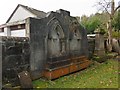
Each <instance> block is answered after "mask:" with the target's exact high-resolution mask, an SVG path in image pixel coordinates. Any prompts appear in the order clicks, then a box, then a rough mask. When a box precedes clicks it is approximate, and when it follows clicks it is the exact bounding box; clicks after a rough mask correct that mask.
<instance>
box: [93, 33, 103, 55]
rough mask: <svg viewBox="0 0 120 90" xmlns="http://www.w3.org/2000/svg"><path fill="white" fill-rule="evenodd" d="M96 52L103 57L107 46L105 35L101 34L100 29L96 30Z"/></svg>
mask: <svg viewBox="0 0 120 90" xmlns="http://www.w3.org/2000/svg"><path fill="white" fill-rule="evenodd" d="M94 54H95V55H97V56H99V57H103V56H104V55H105V48H104V35H103V34H100V32H99V31H97V32H96V36H95V51H94Z"/></svg>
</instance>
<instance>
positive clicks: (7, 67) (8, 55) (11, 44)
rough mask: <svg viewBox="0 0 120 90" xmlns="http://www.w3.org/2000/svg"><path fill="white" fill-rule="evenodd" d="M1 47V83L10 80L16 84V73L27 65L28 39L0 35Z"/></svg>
mask: <svg viewBox="0 0 120 90" xmlns="http://www.w3.org/2000/svg"><path fill="white" fill-rule="evenodd" d="M0 38H1V40H0V45H1V47H2V49H1V50H0V51H2V53H0V54H1V57H2V59H1V62H2V65H1V66H2V68H0V69H2V74H0V75H2V81H3V84H5V83H8V82H11V83H15V84H18V83H19V80H18V78H17V74H18V73H19V72H21V71H22V70H26V69H28V67H29V60H30V59H29V57H30V51H29V50H30V48H29V39H28V38H22V37H21V38H18V37H0Z"/></svg>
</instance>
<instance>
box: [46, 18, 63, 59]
mask: <svg viewBox="0 0 120 90" xmlns="http://www.w3.org/2000/svg"><path fill="white" fill-rule="evenodd" d="M51 23H52V24H51V28H50V30H49V33H48V40H47V43H48V44H47V51H48V53H47V54H48V57H59V56H61V53H62V52H63V51H65V43H64V42H62V40H63V39H64V31H63V28H62V26H61V25H60V23H59V21H58V20H54V21H53V22H51Z"/></svg>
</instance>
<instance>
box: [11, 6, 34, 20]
mask: <svg viewBox="0 0 120 90" xmlns="http://www.w3.org/2000/svg"><path fill="white" fill-rule="evenodd" d="M28 17H36V16H35V15H33V14H32V13H30V12H29V11H27V10H26V9H24V8H23V7H21V6H19V7H18V9H17V10H16V12H15V13H14V14H13V16H12V17H11V19H10V20H9V22H14V21H20V20H24V19H26V18H28Z"/></svg>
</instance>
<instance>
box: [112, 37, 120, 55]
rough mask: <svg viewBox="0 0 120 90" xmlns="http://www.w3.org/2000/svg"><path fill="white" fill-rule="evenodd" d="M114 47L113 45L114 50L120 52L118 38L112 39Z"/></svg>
mask: <svg viewBox="0 0 120 90" xmlns="http://www.w3.org/2000/svg"><path fill="white" fill-rule="evenodd" d="M112 47H113V51H115V52H117V53H118V54H120V45H119V43H118V40H117V39H115V38H113V39H112Z"/></svg>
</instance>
